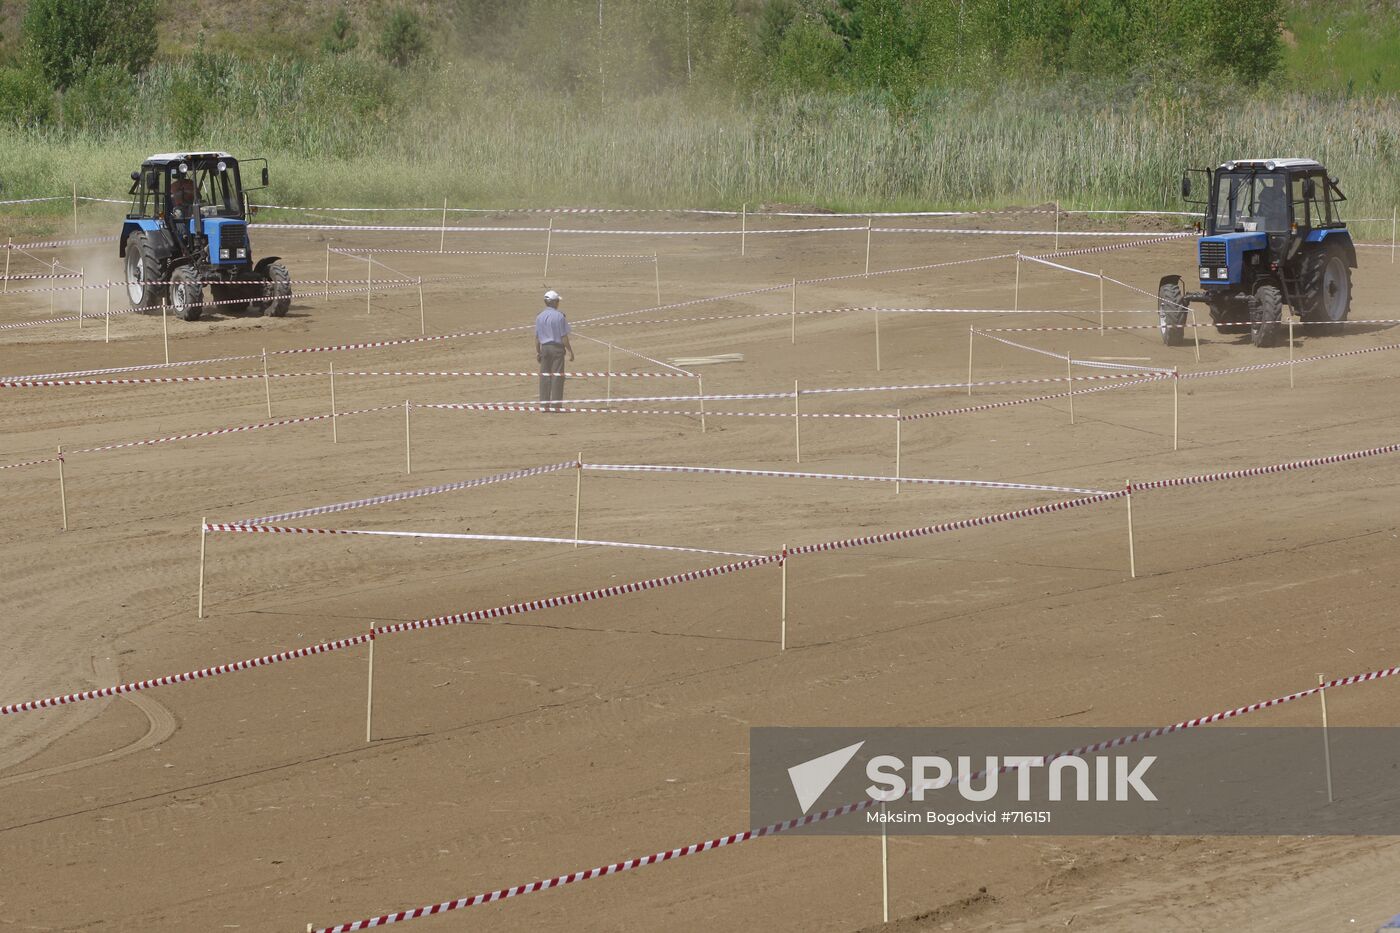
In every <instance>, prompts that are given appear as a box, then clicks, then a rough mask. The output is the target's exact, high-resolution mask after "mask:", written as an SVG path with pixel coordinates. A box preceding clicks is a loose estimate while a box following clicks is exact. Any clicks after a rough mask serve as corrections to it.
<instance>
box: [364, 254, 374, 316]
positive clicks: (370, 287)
mask: <svg viewBox="0 0 1400 933" xmlns="http://www.w3.org/2000/svg"><path fill="white" fill-rule="evenodd" d="M373 295H374V260H373V259H366V260H365V314H369V308H370V304H369V302H370V298H371V297H372V296H373Z"/></svg>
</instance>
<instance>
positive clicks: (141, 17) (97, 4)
mask: <svg viewBox="0 0 1400 933" xmlns="http://www.w3.org/2000/svg"><path fill="white" fill-rule="evenodd" d="M24 37H25V41H26V43H27V44H28V48H29V52H30V54H31V55H32V57H33V59H34V61H35V62H36V63H37V64H38V66H39V68H40V69H41V70H42V71H43V73H44V76H45V77H46V78H47V79H48V81H49V84H51V85H52V86H53V87H56V88H58V89H60V90H62V89H63V88H66V87H68V86H69V85H70V84H72V83H73V82H75V81H76V80H78V78H80V77H81V76H82V75H83V74H84V73H85V72H86V71H87V70H88V69H89V68H93V67H101V66H113V67H117V68H121V69H123V70H124V71H126V72H127V73H129V74H139V73H140V72H141V71H143V70H144V69H145V68H146V66H147V65H149V64H150V63H151V59H152V58H153V57H154V56H155V53H156V0H31V2H30V4H29V10H28V12H26V13H25V15H24Z"/></svg>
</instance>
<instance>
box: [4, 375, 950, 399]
mask: <svg viewBox="0 0 1400 933" xmlns="http://www.w3.org/2000/svg"><path fill="white" fill-rule="evenodd" d="M327 375H329V373H328V372H325V373H322V372H310V373H267V374H266V375H264V374H263V373H225V374H219V375H210V376H144V377H140V378H135V379H17V378H6V379H0V389H36V388H53V387H58V386H117V385H121V386H125V385H168V384H171V383H185V382H230V381H240V380H246V379H264V378H266V379H306V378H312V377H320V376H327ZM336 375H337V376H389V377H408V378H430V377H432V378H436V377H487V378H490V377H502V378H517V377H518V378H525V377H530V378H536V377H539V376H552V375H562V376H568V377H571V378H574V379H588V378H594V379H602V378H604V377H612V378H616V379H646V378H657V379H665V378H680V377H681V376H683V375H684V374H682V373H608V372H576V373H539V372H467V371H459V372H453V371H449V370H444V371H439V372H433V371H421V372H389V371H385V372H372V371H355V370H351V371H346V372H338V373H336ZM965 384H966V383H964V385H965ZM789 394H791V393H789ZM604 401H606V400H604Z"/></svg>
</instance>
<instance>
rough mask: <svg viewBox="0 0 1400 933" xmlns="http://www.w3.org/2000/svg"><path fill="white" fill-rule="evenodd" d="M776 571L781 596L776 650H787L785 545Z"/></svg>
mask: <svg viewBox="0 0 1400 933" xmlns="http://www.w3.org/2000/svg"><path fill="white" fill-rule="evenodd" d="M778 570H779V571H780V572H781V574H782V596H781V597H780V600H779V603H778V626H779V627H778V650H779V651H786V650H787V545H786V544H784V545H783V549H782V551H781V552H780V556H779V557H778Z"/></svg>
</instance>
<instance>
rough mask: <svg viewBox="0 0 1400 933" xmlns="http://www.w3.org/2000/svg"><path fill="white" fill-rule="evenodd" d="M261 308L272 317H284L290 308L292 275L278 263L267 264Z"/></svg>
mask: <svg viewBox="0 0 1400 933" xmlns="http://www.w3.org/2000/svg"><path fill="white" fill-rule="evenodd" d="M265 274H266V275H267V284H266V285H264V286H263V301H262V306H263V308H264V309H265V311H266V313H267V314H270V315H272V316H273V317H285V316H286V314H287V311H288V309H290V308H291V306H292V274H291V273H290V272H288V271H287V267H286V266H284V265H282V263H280V262H274V263H269V264H268V267H267V270H266V273H265Z"/></svg>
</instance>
